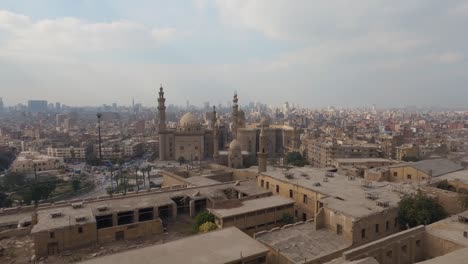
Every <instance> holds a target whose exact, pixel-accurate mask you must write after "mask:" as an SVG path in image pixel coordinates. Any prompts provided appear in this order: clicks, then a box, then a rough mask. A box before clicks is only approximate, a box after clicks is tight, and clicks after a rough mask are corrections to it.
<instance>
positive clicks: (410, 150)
mask: <svg viewBox="0 0 468 264" xmlns="http://www.w3.org/2000/svg"><path fill="white" fill-rule="evenodd" d="M404 158H419V147H418V146H417V145H415V144H403V145H401V146H399V147H396V159H397V160H403V159H404Z"/></svg>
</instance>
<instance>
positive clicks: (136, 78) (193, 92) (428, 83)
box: [0, 0, 468, 108]
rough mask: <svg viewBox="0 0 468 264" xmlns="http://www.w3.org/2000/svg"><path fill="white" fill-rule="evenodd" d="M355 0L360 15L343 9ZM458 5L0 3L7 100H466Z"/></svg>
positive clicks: (312, 103)
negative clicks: (161, 96) (163, 96)
mask: <svg viewBox="0 0 468 264" xmlns="http://www.w3.org/2000/svg"><path fill="white" fill-rule="evenodd" d="M351 8H352V10H353V12H350V11H349V10H350V9H351ZM467 22H468V5H467V4H466V2H464V1H451V2H450V3H447V2H443V3H440V2H438V1H413V2H411V3H406V2H403V1H399V2H393V3H391V4H387V3H379V2H374V1H360V2H359V4H356V3H355V2H351V1H344V2H340V3H339V4H338V3H334V2H328V3H323V2H314V1H301V2H298V3H295V4H294V5H292V4H290V3H289V2H288V1H256V2H248V1H244V2H242V1H239V2H229V1H201V0H197V1H187V2H178V1H176V2H170V3H166V2H162V1H138V2H136V3H134V2H132V3H128V2H125V1H100V2H97V1H51V0H49V1H44V2H41V3H31V2H29V1H8V0H7V1H2V3H0V79H1V80H2V81H1V82H0V85H1V86H2V97H3V100H4V103H5V105H7V106H11V105H15V104H17V103H23V104H24V103H26V102H27V100H29V99H32V98H37V99H44V100H48V101H51V102H61V103H63V104H66V105H72V106H75V105H101V104H103V103H106V104H111V103H113V102H116V103H118V104H119V105H121V104H126V105H127V104H129V100H130V99H131V98H132V97H134V98H135V101H136V102H139V103H142V104H143V105H145V106H155V105H156V102H155V100H156V93H157V89H158V87H159V84H160V83H163V85H164V87H165V89H166V91H167V94H168V96H170V97H171V101H172V102H173V103H174V104H176V105H184V104H185V102H186V100H190V101H191V102H192V103H193V104H194V105H201V104H202V103H203V102H205V101H209V102H211V103H212V104H216V105H218V104H219V103H221V104H225V103H226V102H227V101H228V100H229V98H230V96H232V94H233V92H234V91H235V90H237V91H238V93H239V94H240V97H241V98H242V100H241V101H243V103H247V102H249V101H260V102H262V103H266V104H268V105H281V104H282V103H283V102H285V101H289V102H295V103H297V104H299V105H301V106H304V107H325V106H331V105H332V106H343V107H357V106H371V105H373V104H376V105H379V106H382V107H403V106H406V105H415V106H423V107H427V106H442V107H453V108H467V107H468V105H467V102H466V100H464V98H466V97H467V96H468V89H466V87H465V86H466V83H467V81H468V76H467V75H466V74H465V73H466V72H468V71H467V70H468V67H467V66H468V65H467V61H466V53H467V48H466V47H468V45H467V44H468V37H466V36H464V34H460V30H459V29H458V28H459V26H460V25H463V24H466V23H467Z"/></svg>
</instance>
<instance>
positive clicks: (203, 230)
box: [198, 222, 218, 233]
mask: <svg viewBox="0 0 468 264" xmlns="http://www.w3.org/2000/svg"><path fill="white" fill-rule="evenodd" d="M217 228H218V226H217V225H216V224H215V223H212V222H206V223H204V224H202V225H201V226H200V227H199V228H198V232H200V233H207V232H210V231H213V230H216V229H217Z"/></svg>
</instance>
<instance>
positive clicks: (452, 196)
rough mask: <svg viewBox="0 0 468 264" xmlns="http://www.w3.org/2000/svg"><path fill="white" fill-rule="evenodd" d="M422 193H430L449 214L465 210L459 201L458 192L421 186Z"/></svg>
mask: <svg viewBox="0 0 468 264" xmlns="http://www.w3.org/2000/svg"><path fill="white" fill-rule="evenodd" d="M421 190H422V191H423V193H425V194H428V195H431V196H432V197H434V200H435V201H436V202H437V203H438V204H439V205H440V206H442V207H443V208H444V209H445V211H446V212H447V213H448V214H449V215H454V214H458V213H461V212H463V211H465V209H464V208H463V207H462V206H461V204H460V203H459V197H460V194H459V193H456V192H451V191H447V190H443V189H439V188H436V187H431V186H424V187H421Z"/></svg>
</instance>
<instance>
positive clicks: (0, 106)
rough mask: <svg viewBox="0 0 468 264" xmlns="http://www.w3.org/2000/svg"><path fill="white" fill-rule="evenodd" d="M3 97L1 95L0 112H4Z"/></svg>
mask: <svg viewBox="0 0 468 264" xmlns="http://www.w3.org/2000/svg"><path fill="white" fill-rule="evenodd" d="M3 107H4V106H3V98H1V97H0V113H1V112H3Z"/></svg>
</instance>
